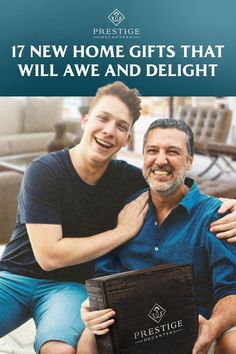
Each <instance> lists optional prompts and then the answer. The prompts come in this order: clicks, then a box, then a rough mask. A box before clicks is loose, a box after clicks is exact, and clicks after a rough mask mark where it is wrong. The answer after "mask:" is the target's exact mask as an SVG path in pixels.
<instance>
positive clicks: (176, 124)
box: [143, 119, 194, 156]
mask: <svg viewBox="0 0 236 354" xmlns="http://www.w3.org/2000/svg"><path fill="white" fill-rule="evenodd" d="M156 128H160V129H178V130H180V131H182V132H184V133H185V134H186V135H187V149H188V153H189V155H190V156H193V154H194V137H193V132H192V130H191V129H190V127H189V126H188V124H186V123H185V122H184V121H183V120H180V119H157V120H155V121H154V122H152V124H151V125H150V126H149V127H148V129H147V131H146V133H145V135H144V138H143V151H144V148H145V145H146V141H147V137H148V134H149V132H150V130H152V129H156Z"/></svg>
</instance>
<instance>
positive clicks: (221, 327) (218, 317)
mask: <svg viewBox="0 0 236 354" xmlns="http://www.w3.org/2000/svg"><path fill="white" fill-rule="evenodd" d="M235 323H236V295H229V296H226V297H224V298H222V299H220V300H219V301H218V302H217V303H216V305H215V307H214V309H213V312H212V315H211V317H210V319H209V320H206V319H205V318H204V317H202V316H199V335H198V338H197V341H196V342H195V345H194V348H193V352H192V354H207V353H208V350H209V349H210V346H211V344H212V343H213V342H214V341H215V340H216V339H217V338H219V337H220V336H221V335H222V333H224V332H225V331H226V330H227V329H228V328H230V327H232V326H233V325H235Z"/></svg>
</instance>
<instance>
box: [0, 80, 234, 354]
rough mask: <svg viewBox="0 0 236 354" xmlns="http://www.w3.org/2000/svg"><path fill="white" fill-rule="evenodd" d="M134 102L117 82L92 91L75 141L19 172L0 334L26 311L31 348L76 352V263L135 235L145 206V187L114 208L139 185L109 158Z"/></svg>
mask: <svg viewBox="0 0 236 354" xmlns="http://www.w3.org/2000/svg"><path fill="white" fill-rule="evenodd" d="M140 102H141V101H140V97H139V96H138V94H137V91H136V90H131V89H129V88H128V87H127V86H125V85H124V84H122V83H121V82H116V83H114V84H111V85H108V86H105V87H103V88H101V89H99V90H98V92H97V95H96V97H95V100H94V102H93V104H92V105H91V107H90V111H89V113H88V115H87V116H85V117H84V118H83V120H82V125H83V129H84V135H83V138H82V140H81V142H80V144H79V145H77V146H76V147H75V148H73V149H71V150H68V149H65V150H62V151H59V152H56V153H52V154H48V155H46V156H44V157H41V158H39V159H38V160H35V161H34V162H33V163H32V164H31V166H30V167H29V168H28V170H27V172H26V173H25V176H24V179H23V183H22V186H21V190H20V195H19V205H18V214H17V222H16V226H15V229H14V231H13V235H12V238H11V240H10V242H9V244H8V245H7V247H6V249H5V252H4V254H3V256H2V259H1V262H0V270H1V271H0V289H1V290H0V309H1V312H0V313H1V315H0V336H3V335H5V334H6V333H8V332H10V331H11V330H12V329H14V328H16V327H17V326H19V325H20V324H22V323H23V322H25V321H26V320H27V319H28V318H30V317H33V318H34V320H35V323H36V327H37V333H36V339H35V350H36V352H37V353H39V352H40V353H41V354H48V353H50V354H54V353H55V354H60V353H63V354H74V353H75V351H76V346H77V341H78V339H79V337H80V335H81V332H82V330H83V323H82V321H81V318H80V315H79V314H80V304H81V302H82V301H83V300H84V299H85V298H86V292H85V288H84V285H82V284H80V283H79V280H80V277H79V272H80V267H81V266H80V264H81V263H85V262H87V261H90V260H93V259H96V258H98V257H100V256H102V255H104V254H106V253H108V252H109V251H111V250H113V249H114V248H116V247H118V246H120V245H121V244H122V243H124V242H126V241H128V240H129V239H130V238H132V237H134V236H135V234H137V232H138V231H139V229H140V227H141V226H142V223H143V220H144V218H145V215H146V212H147V199H148V196H147V194H146V193H144V194H143V195H141V196H139V197H138V198H137V200H135V201H132V202H131V204H129V205H127V206H126V207H125V208H124V209H123V210H122V211H121V212H120V213H119V211H120V209H121V205H122V203H123V202H124V200H125V199H126V198H127V197H128V196H129V195H130V194H131V193H133V192H135V191H137V190H139V189H140V188H143V187H144V186H145V185H146V183H145V180H144V179H143V176H142V173H141V171H140V170H139V169H138V168H136V167H134V166H131V165H129V164H127V163H125V162H124V161H117V160H112V157H113V156H114V154H116V153H117V151H119V149H120V148H121V147H122V146H125V145H126V144H127V143H128V141H129V138H130V129H131V127H132V125H133V123H134V122H135V121H136V120H137V119H138V117H139V115H140V110H141V107H140ZM118 214H119V215H118ZM226 222H227V220H226ZM220 227H221V226H220ZM223 227H224V226H223ZM229 228H230V229H232V224H231V223H229ZM227 230H228V227H227V225H226V232H228V231H227Z"/></svg>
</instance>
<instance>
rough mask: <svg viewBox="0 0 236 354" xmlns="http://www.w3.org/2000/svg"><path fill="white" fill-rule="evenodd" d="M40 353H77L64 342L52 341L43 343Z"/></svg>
mask: <svg viewBox="0 0 236 354" xmlns="http://www.w3.org/2000/svg"><path fill="white" fill-rule="evenodd" d="M40 354H76V351H75V349H74V348H73V347H72V346H71V345H69V344H66V343H64V342H59V341H50V342H46V343H45V344H43V345H42V347H41V349H40Z"/></svg>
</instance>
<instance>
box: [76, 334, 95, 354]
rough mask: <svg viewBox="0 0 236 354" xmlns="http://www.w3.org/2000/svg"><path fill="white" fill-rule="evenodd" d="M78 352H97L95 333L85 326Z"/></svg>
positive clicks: (88, 353) (90, 353) (92, 353)
mask: <svg viewBox="0 0 236 354" xmlns="http://www.w3.org/2000/svg"><path fill="white" fill-rule="evenodd" d="M76 354H97V345H96V340H95V335H94V334H92V333H91V332H89V331H88V330H87V328H85V330H84V331H83V333H82V335H81V337H80V339H79V341H78V346H77V352H76Z"/></svg>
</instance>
